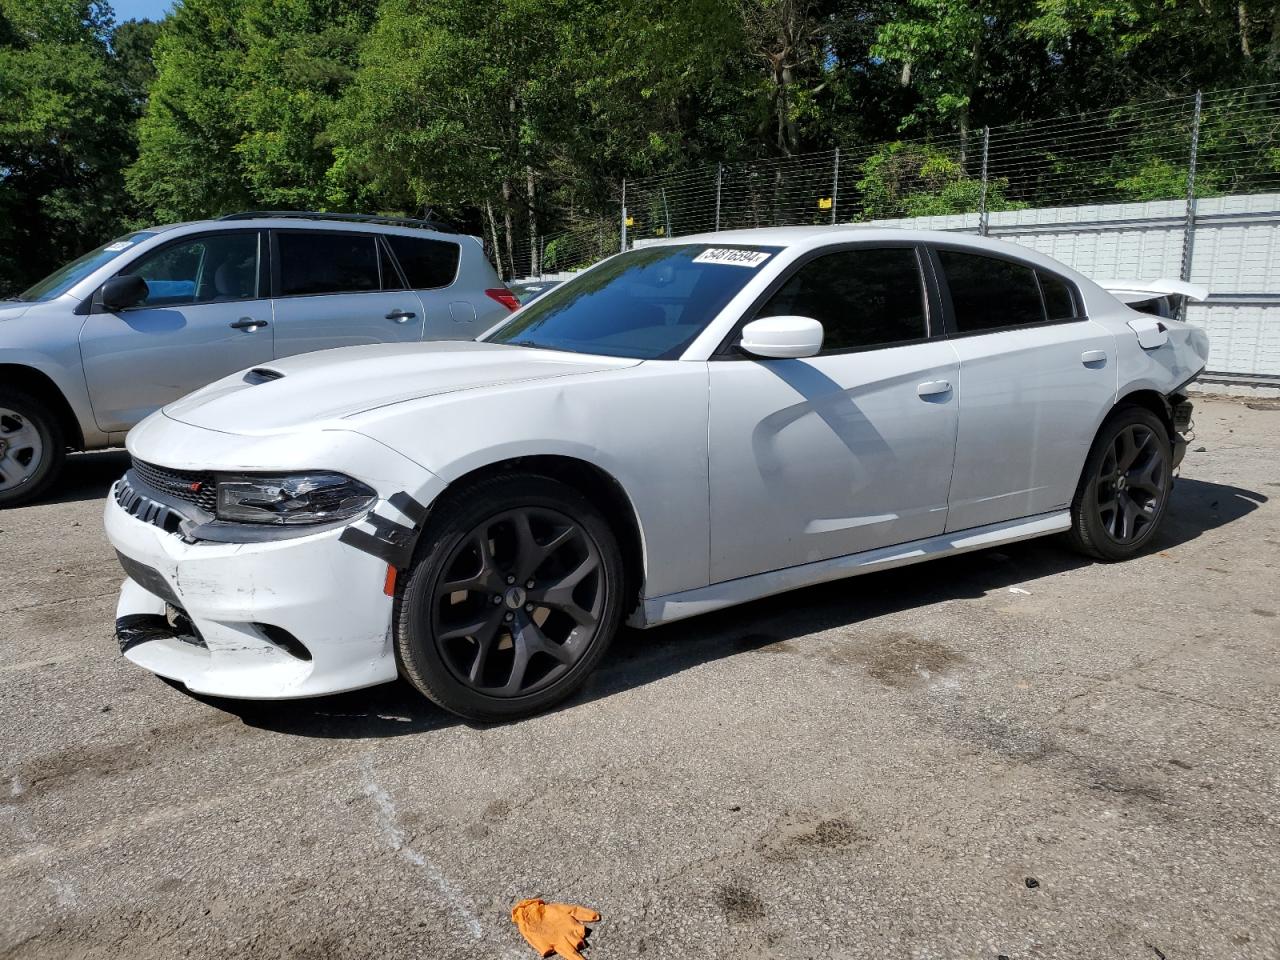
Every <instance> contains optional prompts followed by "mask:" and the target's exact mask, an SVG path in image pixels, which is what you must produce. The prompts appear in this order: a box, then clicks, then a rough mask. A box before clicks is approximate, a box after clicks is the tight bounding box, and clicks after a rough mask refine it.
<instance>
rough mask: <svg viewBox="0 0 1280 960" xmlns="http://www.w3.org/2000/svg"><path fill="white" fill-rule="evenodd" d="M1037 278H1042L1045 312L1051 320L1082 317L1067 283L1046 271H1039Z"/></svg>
mask: <svg viewBox="0 0 1280 960" xmlns="http://www.w3.org/2000/svg"><path fill="white" fill-rule="evenodd" d="M1036 276H1038V277H1039V278H1040V292H1041V293H1043V294H1044V312H1045V315H1046V316H1048V318H1049V319H1050V320H1070V319H1072V318H1073V317H1077V316H1079V315H1080V311H1079V310H1078V309H1077V308H1076V299H1075V296H1074V295H1073V294H1072V293H1071V285H1070V284H1069V283H1067V281H1065V280H1063V279H1062V278H1061V277H1059V276H1057V275H1056V274H1053V273H1046V272H1045V271H1044V270H1037V271H1036Z"/></svg>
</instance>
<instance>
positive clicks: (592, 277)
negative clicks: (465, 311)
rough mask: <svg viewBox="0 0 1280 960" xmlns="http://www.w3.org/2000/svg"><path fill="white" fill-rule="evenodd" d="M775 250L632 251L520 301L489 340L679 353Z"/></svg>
mask: <svg viewBox="0 0 1280 960" xmlns="http://www.w3.org/2000/svg"><path fill="white" fill-rule="evenodd" d="M776 252H777V248H776V247H742V246H735V247H714V246H711V245H710V244H685V245H681V246H657V247H647V248H645V249H643V250H629V251H628V252H626V253H621V254H618V256H616V257H613V258H611V259H609V260H606V261H605V262H604V263H602V264H600V265H599V266H598V267H594V268H592V269H591V270H589V271H587V272H586V273H584V274H583V275H582V276H580V277H576V278H575V279H573V280H570V281H569V282H568V283H566V284H564V285H563V286H559V287H556V288H555V289H554V290H552V291H551V292H550V293H547V294H546V295H545V296H541V297H539V298H538V299H537V300H534V301H533V302H532V303H530V304H529V305H528V306H525V307H522V308H521V309H520V311H519V313H516V314H514V315H513V316H512V318H511V322H510V323H508V324H507V325H506V326H504V327H502V328H501V329H499V330H498V331H497V332H495V333H494V334H493V335H491V336H490V337H488V338H487V339H489V340H490V341H493V342H496V343H513V344H517V345H519V346H527V347H546V348H547V349H549V350H570V351H573V352H575V353H597V354H603V355H605V356H610V357H635V358H638V359H644V360H658V359H670V358H673V357H678V356H679V355H680V353H681V352H682V351H683V350H684V348H685V347H687V346H688V345H689V344H690V343H691V342H692V341H693V338H694V337H696V336H697V335H698V334H700V333H701V332H702V331H703V328H705V327H706V325H707V324H708V323H709V322H710V321H711V320H712V319H713V318H714V317H715V316H716V314H718V313H719V312H720V311H721V310H722V309H724V306H725V304H727V303H728V302H729V300H730V299H731V298H732V297H733V295H734V294H736V293H737V292H738V291H739V290H741V289H742V288H743V287H744V286H746V284H747V283H748V281H750V280H751V279H752V278H753V277H754V276H756V274H757V273H759V271H760V268H761V267H762V266H764V265H765V264H766V263H768V262H769V260H770V259H771V258H772V256H773V254H775V253H776Z"/></svg>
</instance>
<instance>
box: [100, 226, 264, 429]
mask: <svg viewBox="0 0 1280 960" xmlns="http://www.w3.org/2000/svg"><path fill="white" fill-rule="evenodd" d="M262 254H263V237H262V235H261V234H260V232H259V231H257V230H231V231H220V232H217V233H208V234H200V235H197V236H187V237H183V238H181V239H179V240H175V241H173V242H172V243H169V244H166V245H165V246H163V247H159V248H157V249H155V250H152V251H149V252H147V253H144V254H143V255H142V256H140V257H139V258H138V259H137V260H135V261H133V262H132V263H130V264H128V265H127V266H126V267H125V268H124V269H123V270H121V271H120V273H121V274H122V275H124V274H129V275H136V276H140V277H142V278H143V279H144V280H146V281H147V289H148V290H149V294H148V296H147V299H146V301H145V302H144V303H142V304H140V305H139V306H136V307H131V308H129V309H127V310H120V311H118V312H115V313H112V312H108V311H105V310H104V309H103V308H102V307H101V305H97V306H94V308H93V312H92V313H91V314H90V315H89V317H88V318H87V320H86V321H85V324H84V326H83V327H82V328H81V330H80V353H81V357H82V359H83V361H84V374H85V381H86V382H87V384H88V387H89V397H90V399H91V401H92V403H93V413H94V419H95V420H96V421H97V423H98V427H99V429H101V430H103V431H107V432H118V431H124V430H128V429H129V428H130V427H132V426H133V425H134V424H136V423H137V422H138V421H139V420H141V419H142V418H143V417H145V416H147V415H148V414H149V413H151V412H153V411H154V410H157V409H159V408H160V407H162V406H164V405H165V404H166V403H169V402H171V401H173V400H176V399H178V398H179V397H181V396H184V395H185V394H188V393H190V392H191V391H193V390H196V389H198V388H200V387H203V386H204V385H205V384H207V383H212V382H213V381H214V380H217V379H219V378H220V377H224V376H226V375H227V374H230V373H235V372H236V371H237V370H243V369H244V368H246V367H252V366H255V365H257V364H261V363H268V362H270V360H271V358H272V356H273V352H274V351H273V346H272V332H273V328H272V323H271V320H272V315H271V301H270V300H269V299H268V298H267V297H266V296H265V295H264V294H265V289H263V288H264V287H265V283H264V281H265V271H264V270H262V269H261V265H262V259H263V257H262ZM260 291H261V292H260Z"/></svg>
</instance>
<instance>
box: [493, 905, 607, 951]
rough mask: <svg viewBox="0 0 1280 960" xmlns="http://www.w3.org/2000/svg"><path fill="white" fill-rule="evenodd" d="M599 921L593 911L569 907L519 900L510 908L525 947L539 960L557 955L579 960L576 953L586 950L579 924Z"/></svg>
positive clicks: (583, 933)
mask: <svg viewBox="0 0 1280 960" xmlns="http://www.w3.org/2000/svg"><path fill="white" fill-rule="evenodd" d="M599 919H600V914H598V913H596V912H595V911H594V910H588V909H587V908H586V907H575V906H573V904H569V903H545V902H544V901H542V900H537V899H533V900H521V901H520V902H519V903H517V904H516V905H515V906H514V907H512V908H511V920H512V922H514V923H515V925H516V927H517V928H519V930H520V932H521V933H522V934H524V938H525V939H526V940H528V941H529V946H531V947H533V949H535V950H537V951H538V953H539V954H540V955H541V956H544V957H549V956H551V955H552V954H553V953H558V954H560V956H562V957H564V958H565V960H583V956H582V954H580V953H579V952H578V951H579V950H580V949H582V948H583V947H584V946H586V940H584V939H583V938H584V937H585V936H586V934H587V928H586V927H584V926H583V925H582V924H584V923H595V922H596V921H597V920H599Z"/></svg>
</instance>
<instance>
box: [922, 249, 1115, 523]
mask: <svg viewBox="0 0 1280 960" xmlns="http://www.w3.org/2000/svg"><path fill="white" fill-rule="evenodd" d="M933 256H934V258H935V263H936V265H937V269H938V274H939V278H940V280H941V288H942V292H943V296H944V298H945V300H946V304H947V308H948V311H947V319H948V324H949V333H950V335H951V338H952V342H953V343H954V345H955V349H956V352H957V354H958V356H959V359H960V383H959V397H960V427H959V436H958V440H957V443H956V463H955V471H954V476H953V479H952V482H951V494H950V497H949V515H948V519H947V530H948V531H952V530H964V529H967V528H970V527H978V526H983V525H985V524H988V523H997V522H999V521H1002V520H1011V519H1015V518H1020V517H1027V516H1034V515H1036V514H1040V513H1048V512H1050V511H1053V510H1058V509H1061V508H1063V507H1066V506H1068V505H1069V504H1070V503H1071V499H1072V497H1073V496H1074V495H1075V489H1076V484H1077V482H1078V481H1079V479H1080V471H1081V469H1082V468H1083V466H1084V460H1085V457H1086V456H1087V455H1088V452H1089V447H1090V445H1091V444H1092V443H1093V435H1094V431H1095V429H1096V426H1097V424H1098V421H1099V419H1100V417H1101V416H1102V413H1103V411H1105V410H1106V409H1107V408H1108V407H1109V406H1110V404H1111V403H1112V401H1113V400H1114V397H1115V390H1116V352H1115V338H1114V337H1113V336H1112V335H1111V334H1110V333H1109V332H1108V331H1107V330H1106V328H1104V327H1103V326H1102V325H1101V324H1098V323H1095V322H1094V321H1092V320H1090V319H1089V318H1088V317H1087V316H1085V315H1084V301H1083V298H1082V297H1081V296H1080V294H1079V291H1078V290H1076V289H1075V286H1074V285H1073V284H1072V283H1071V282H1070V281H1069V280H1067V279H1066V278H1065V277H1061V276H1059V275H1058V274H1056V273H1053V272H1052V271H1049V270H1045V269H1043V268H1039V267H1036V266H1033V265H1031V264H1028V263H1024V262H1022V261H1018V260H1014V259H1011V258H1001V257H994V256H990V255H986V254H979V253H977V252H976V251H974V250H972V249H960V248H947V247H945V246H942V247H938V248H935V250H934V251H933Z"/></svg>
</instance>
